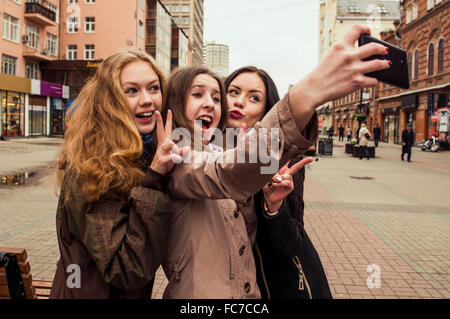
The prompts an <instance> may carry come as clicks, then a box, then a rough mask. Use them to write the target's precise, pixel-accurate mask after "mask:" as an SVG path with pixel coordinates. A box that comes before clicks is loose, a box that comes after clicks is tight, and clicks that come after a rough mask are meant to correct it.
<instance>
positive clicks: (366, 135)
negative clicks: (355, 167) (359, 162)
mask: <svg viewBox="0 0 450 319" xmlns="http://www.w3.org/2000/svg"><path fill="white" fill-rule="evenodd" d="M358 134H359V135H358V136H359V145H360V153H359V159H362V158H363V157H364V156H366V157H367V160H369V149H368V148H367V146H368V145H369V139H370V136H371V135H370V132H369V130H368V129H367V128H366V124H365V123H362V124H361V128H360V130H359V133H358Z"/></svg>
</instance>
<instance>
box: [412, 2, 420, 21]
mask: <svg viewBox="0 0 450 319" xmlns="http://www.w3.org/2000/svg"><path fill="white" fill-rule="evenodd" d="M418 2H419V0H414V2H413V8H412V19H413V20H414V19H417V16H418V14H419V4H418Z"/></svg>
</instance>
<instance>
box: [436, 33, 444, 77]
mask: <svg viewBox="0 0 450 319" xmlns="http://www.w3.org/2000/svg"><path fill="white" fill-rule="evenodd" d="M441 72H444V39H441V40H439V44H438V70H437V73H441Z"/></svg>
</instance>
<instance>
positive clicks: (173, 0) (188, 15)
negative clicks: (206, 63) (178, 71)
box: [161, 0, 204, 65]
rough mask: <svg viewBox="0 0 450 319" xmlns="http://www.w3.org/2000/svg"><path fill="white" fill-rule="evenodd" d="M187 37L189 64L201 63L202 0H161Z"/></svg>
mask: <svg viewBox="0 0 450 319" xmlns="http://www.w3.org/2000/svg"><path fill="white" fill-rule="evenodd" d="M161 1H162V2H163V3H164V5H165V6H166V7H167V9H168V10H169V11H170V13H171V15H172V17H173V21H174V22H175V24H177V25H178V26H179V27H180V28H182V29H183V31H184V33H185V34H186V35H187V36H188V37H189V48H190V50H189V60H188V64H189V65H202V64H203V22H204V7H203V3H204V0H161Z"/></svg>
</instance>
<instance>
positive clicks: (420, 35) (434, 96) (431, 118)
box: [376, 0, 450, 144]
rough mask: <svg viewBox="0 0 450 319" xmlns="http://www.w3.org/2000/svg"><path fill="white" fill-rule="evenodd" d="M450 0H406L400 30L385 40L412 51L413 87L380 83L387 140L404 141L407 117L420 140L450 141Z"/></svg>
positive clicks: (386, 35)
mask: <svg viewBox="0 0 450 319" xmlns="http://www.w3.org/2000/svg"><path fill="white" fill-rule="evenodd" d="M449 17H450V1H449V0H405V1H403V3H402V18H401V24H400V25H398V28H397V34H398V36H396V35H395V33H394V32H385V33H383V34H382V37H383V39H384V40H385V41H387V42H389V43H392V44H394V45H396V46H399V47H401V48H403V49H404V50H405V51H406V52H407V60H408V73H409V77H410V88H409V89H408V90H404V89H399V88H397V87H394V86H391V85H387V84H379V85H378V88H377V91H378V96H377V102H378V113H377V114H376V117H377V120H378V121H379V122H380V124H381V125H380V126H382V131H383V136H382V139H383V140H384V141H385V142H391V143H400V142H401V132H402V130H403V129H404V128H405V127H406V124H407V123H411V124H412V126H413V129H414V131H415V142H416V143H420V142H421V141H422V140H424V139H427V138H429V137H430V136H437V137H438V138H439V139H440V140H441V141H443V142H447V144H448V126H449V111H448V110H449V105H450V102H449V101H450V53H449V47H450V45H449V41H450V20H449Z"/></svg>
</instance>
